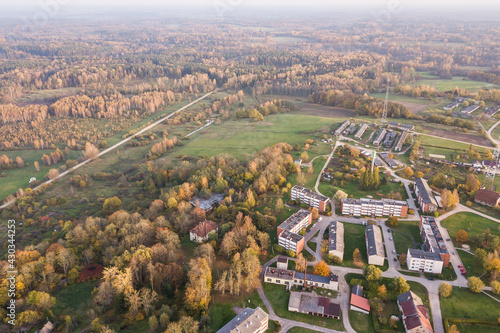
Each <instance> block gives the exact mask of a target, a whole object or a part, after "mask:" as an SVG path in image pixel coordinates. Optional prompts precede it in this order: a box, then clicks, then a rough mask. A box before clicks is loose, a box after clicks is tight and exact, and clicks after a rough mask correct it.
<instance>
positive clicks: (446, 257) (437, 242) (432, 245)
mask: <svg viewBox="0 0 500 333" xmlns="http://www.w3.org/2000/svg"><path fill="white" fill-rule="evenodd" d="M420 236H421V237H422V242H423V246H424V249H425V251H428V252H433V253H437V254H438V255H439V256H440V257H441V259H442V260H443V267H448V265H449V263H450V252H449V251H448V248H447V247H446V243H445V241H444V239H443V236H442V235H441V231H439V227H438V225H437V222H436V220H435V219H434V217H431V216H421V217H420Z"/></svg>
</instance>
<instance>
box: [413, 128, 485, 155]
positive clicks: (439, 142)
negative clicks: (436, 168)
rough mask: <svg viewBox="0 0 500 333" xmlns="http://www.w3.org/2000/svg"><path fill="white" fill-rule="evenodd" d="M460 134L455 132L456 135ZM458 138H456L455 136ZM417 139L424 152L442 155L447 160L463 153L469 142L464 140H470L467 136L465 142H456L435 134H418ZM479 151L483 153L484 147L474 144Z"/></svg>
mask: <svg viewBox="0 0 500 333" xmlns="http://www.w3.org/2000/svg"><path fill="white" fill-rule="evenodd" d="M458 136H460V134H457V137H458ZM457 139H458V138H457ZM418 140H420V146H421V147H422V148H424V149H425V151H424V154H425V155H426V156H429V154H436V155H444V156H446V159H447V160H452V161H453V160H455V158H456V156H457V155H458V154H461V153H465V152H466V151H467V150H468V149H469V147H470V143H469V144H467V143H465V142H472V141H470V140H471V138H469V137H467V138H466V139H464V140H467V141H465V142H456V141H452V140H447V139H445V138H442V137H441V138H439V137H435V136H428V135H419V137H418ZM474 147H475V148H476V149H477V150H478V152H479V153H484V151H485V149H486V148H482V147H477V146H474Z"/></svg>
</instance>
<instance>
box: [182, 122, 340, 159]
mask: <svg viewBox="0 0 500 333" xmlns="http://www.w3.org/2000/svg"><path fill="white" fill-rule="evenodd" d="M336 122H337V121H336V120H334V119H331V118H324V117H316V116H303V115H299V114H289V113H282V114H275V115H270V116H266V119H265V121H262V122H253V121H249V120H246V119H240V120H229V121H226V122H223V123H222V124H220V125H215V124H214V125H212V126H209V127H208V128H206V129H205V130H203V131H200V132H198V133H196V134H194V135H193V136H192V138H191V140H189V141H185V143H184V146H183V147H181V148H180V149H178V150H176V153H177V154H184V155H189V156H205V155H208V156H213V155H217V154H222V153H228V154H231V155H233V156H235V157H238V158H240V159H243V158H244V157H246V156H248V155H249V154H253V153H255V152H256V151H259V150H261V149H263V148H265V147H269V146H272V145H273V144H276V143H279V142H287V143H289V144H291V145H295V144H300V145H304V142H305V140H307V139H311V138H315V137H316V138H319V137H321V136H322V135H323V134H327V133H329V129H330V127H331V125H332V124H334V123H336Z"/></svg>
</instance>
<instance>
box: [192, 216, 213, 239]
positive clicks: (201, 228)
mask: <svg viewBox="0 0 500 333" xmlns="http://www.w3.org/2000/svg"><path fill="white" fill-rule="evenodd" d="M217 228H218V227H217V224H216V223H215V222H213V221H210V220H205V221H203V222H200V223H198V225H197V226H196V227H194V228H193V229H191V230H190V232H192V233H193V234H196V235H198V237H202V238H203V237H205V236H206V235H208V234H209V233H210V232H212V231H214V230H216V229H217Z"/></svg>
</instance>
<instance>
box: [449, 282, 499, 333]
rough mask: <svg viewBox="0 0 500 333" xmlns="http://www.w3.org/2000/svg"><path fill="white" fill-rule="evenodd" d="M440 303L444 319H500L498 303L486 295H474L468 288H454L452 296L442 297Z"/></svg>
mask: <svg viewBox="0 0 500 333" xmlns="http://www.w3.org/2000/svg"><path fill="white" fill-rule="evenodd" d="M440 301H441V314H442V315H443V318H470V319H486V320H496V319H497V318H499V317H500V306H499V303H498V302H497V301H495V300H493V299H491V298H490V297H488V296H486V295H484V294H474V293H472V292H471V291H470V290H469V289H468V288H459V287H453V292H452V293H451V296H450V297H448V298H444V297H440ZM497 332H498V330H497Z"/></svg>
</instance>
